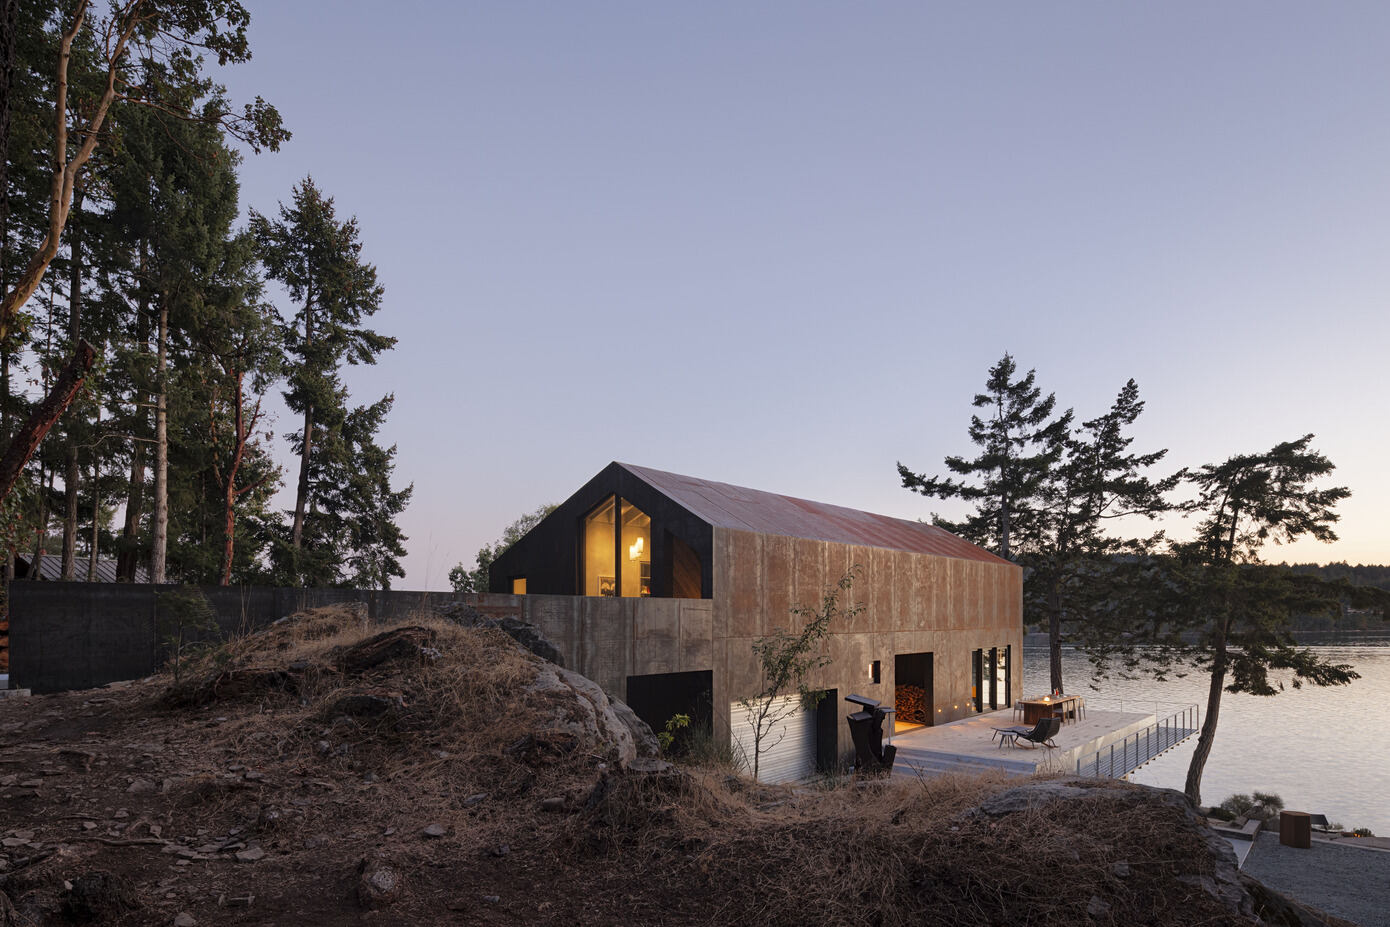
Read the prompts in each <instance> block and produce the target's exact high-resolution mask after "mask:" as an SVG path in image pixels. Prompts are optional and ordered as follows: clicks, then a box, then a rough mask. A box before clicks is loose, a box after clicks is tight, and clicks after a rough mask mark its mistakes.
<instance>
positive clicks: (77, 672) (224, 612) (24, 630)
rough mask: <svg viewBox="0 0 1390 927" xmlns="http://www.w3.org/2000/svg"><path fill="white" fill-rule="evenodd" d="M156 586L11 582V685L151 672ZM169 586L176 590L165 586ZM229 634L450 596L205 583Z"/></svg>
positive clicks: (405, 611) (392, 610) (66, 684)
mask: <svg viewBox="0 0 1390 927" xmlns="http://www.w3.org/2000/svg"><path fill="white" fill-rule="evenodd" d="M157 588H158V587H156V586H152V585H146V584H139V585H134V584H126V583H63V582H56V583H54V582H30V581H18V582H13V583H11V584H10V587H9V603H10V629H11V630H10V684H11V685H12V686H14V687H16V688H28V689H33V690H34V691H35V692H58V691H62V690H65V689H86V688H91V687H93V686H100V685H105V684H106V683H108V682H114V681H116V680H120V679H138V678H140V677H143V676H148V675H150V674H151V673H153V672H154V671H155V670H156V669H157V668H158V666H159V664H160V662H161V656H162V654H161V649H160V643H159V637H160V634H159V632H158V630H157V628H158V621H159V614H158V607H157V599H156V591H157ZM166 588H170V587H166ZM199 588H201V589H202V592H203V594H204V595H205V596H206V597H207V599H208V602H209V604H211V605H212V607H213V609H214V610H215V611H216V612H217V620H218V624H219V625H220V626H221V629H222V634H223V635H224V636H227V635H231V634H235V633H238V632H244V631H248V630H251V629H253V628H256V627H260V626H262V625H265V624H269V623H270V622H272V621H274V620H275V619H277V618H283V617H284V616H286V615H290V614H293V613H294V612H296V611H299V610H301V609H304V608H310V607H313V606H317V605H330V604H333V603H337V602H362V603H364V604H365V605H366V607H367V614H368V616H369V617H371V618H372V619H374V620H379V621H386V620H392V619H397V618H407V617H409V616H410V615H412V614H414V613H416V612H418V611H419V610H421V609H422V608H427V607H429V606H430V605H432V604H442V603H444V602H447V601H449V600H450V599H452V598H453V596H452V595H450V594H448V593H439V592H408V591H399V592H397V591H391V592H377V591H371V590H365V591H364V590H357V589H285V588H277V587H272V586H202V587H199Z"/></svg>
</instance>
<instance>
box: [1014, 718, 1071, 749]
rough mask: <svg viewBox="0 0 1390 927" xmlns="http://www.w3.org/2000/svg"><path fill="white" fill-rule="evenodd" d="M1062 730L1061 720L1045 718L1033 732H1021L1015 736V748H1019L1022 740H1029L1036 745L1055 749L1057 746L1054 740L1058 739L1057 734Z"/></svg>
mask: <svg viewBox="0 0 1390 927" xmlns="http://www.w3.org/2000/svg"><path fill="white" fill-rule="evenodd" d="M1061 729H1062V719H1061V718H1043V719H1041V720H1039V721H1038V723H1037V726H1036V727H1034V728H1033V729H1032V730H1031V731H1020V732H1019V733H1017V734H1015V735H1014V738H1013V740H1014V746H1018V742H1019V741H1020V740H1027V741H1031V742H1032V743H1035V744H1042V745H1043V746H1044V747H1055V746H1057V745H1056V744H1055V743H1053V742H1052V738H1053V737H1056V736H1057V732H1058V731H1060V730H1061Z"/></svg>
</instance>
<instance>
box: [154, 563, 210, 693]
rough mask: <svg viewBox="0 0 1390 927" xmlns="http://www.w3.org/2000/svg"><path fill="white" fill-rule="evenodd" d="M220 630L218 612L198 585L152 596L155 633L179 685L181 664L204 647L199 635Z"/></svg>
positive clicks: (175, 587) (174, 588) (177, 587)
mask: <svg viewBox="0 0 1390 927" xmlns="http://www.w3.org/2000/svg"><path fill="white" fill-rule="evenodd" d="M218 629H219V625H218V623H217V613H216V612H215V611H213V608H212V605H211V604H210V603H209V602H208V600H207V597H206V596H204V595H203V593H202V590H200V589H199V588H198V587H197V586H174V587H172V588H166V589H161V590H160V591H159V592H158V593H157V594H156V596H155V630H156V632H157V633H158V635H159V640H160V643H161V644H163V645H164V647H165V649H166V650H167V652H168V661H169V662H168V665H169V666H170V667H171V669H172V671H173V674H174V681H175V682H178V681H179V677H180V673H181V670H182V667H183V663H184V661H185V660H187V659H188V658H189V657H190V656H192V655H193V653H195V652H197V651H198V650H199V649H201V648H202V647H203V646H206V644H205V642H204V641H203V640H202V636H203V635H206V634H208V633H211V632H215V631H217V630H218Z"/></svg>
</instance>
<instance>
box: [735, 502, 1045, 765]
mask: <svg viewBox="0 0 1390 927" xmlns="http://www.w3.org/2000/svg"><path fill="white" fill-rule="evenodd" d="M855 564H858V565H859V567H860V570H859V572H858V574H857V577H856V579H855V581H854V584H853V586H852V587H851V589H850V590H849V592H848V593H844V594H842V595H841V596H840V599H839V603H838V604H839V606H840V608H841V609H842V610H848V609H849V608H850V607H851V606H853V605H863V606H864V610H863V611H862V612H860V613H859V614H858V615H856V616H855V617H854V618H853V620H850V621H843V620H842V621H839V622H837V623H836V624H834V625H832V627H831V634H830V638H829V642H828V644H827V647H826V653H828V655H829V656H830V658H831V662H830V664H829V665H828V666H825V667H823V668H821V669H820V670H818V671H817V672H816V673H815V675H814V676H813V677H812V678H811V680H810V681H811V684H812V685H814V686H816V687H818V688H824V689H835V690H837V694H838V697H839V698H841V699H843V698H844V697H845V696H846V695H849V694H851V693H855V694H859V695H865V696H868V697H869V698H873V699H877V700H878V701H880V702H882V703H883V704H884V705H892V704H893V700H894V692H895V687H896V680H895V679H894V661H893V658H894V655H895V654H899V653H922V652H930V653H932V654H934V657H933V673H934V685H933V693H932V695H933V702H934V704H933V706H932V715H933V718H934V719H935V722H936V723H938V724H940V723H944V722H946V721H954V720H957V719H959V718H964V717H967V716H968V715H970V714H973V713H974V712H973V706H972V703H971V700H970V694H971V687H970V682H971V655H972V653H973V652H974V651H975V650H978V649H983V650H988V649H989V648H991V647H1005V646H1012V647H1013V665H1012V666H1011V667H1010V674H1009V675H1010V685H1011V687H1012V690H1013V693H1014V694H1015V698H1017V697H1021V688H1022V684H1023V571H1022V570H1021V569H1020V568H1019V567H1017V566H1014V565H1013V564H1007V563H1002V562H999V563H993V562H986V561H978V560H960V559H955V558H949V557H934V556H929V555H926V554H915V553H907V552H904V551H892V550H885V549H883V548H874V547H862V546H858V545H850V544H837V543H832V542H829V541H816V540H808V539H802V538H790V537H781V536H776V535H765V534H756V533H753V532H746V531H732V530H727V529H722V528H716V529H715V538H714V579H715V585H714V599H713V604H714V615H713V619H714V634H713V641H714V705H715V719H716V721H715V723H716V726H718V725H719V724H720V723H721V721H722V724H723V725H724V729H725V730H727V729H728V724H729V705H730V704H731V703H732V702H733V701H735V700H736V699H739V698H743V697H747V696H748V695H751V694H753V693H755V692H756V691H757V689H758V687H759V685H760V676H759V670H758V666H757V663H756V661H755V660H754V657H753V653H752V644H753V640H754V639H755V638H758V637H761V636H764V635H766V634H768V633H770V632H771V631H772V630H774V629H775V628H777V627H789V626H790V625H791V622H792V616H791V614H790V611H791V608H792V607H793V606H794V605H798V604H800V605H806V606H810V607H811V608H813V609H816V610H818V609H819V607H820V603H821V598H822V596H823V594H824V591H825V589H826V587H827V586H830V585H832V584H834V583H835V582H837V581H838V580H839V579H840V577H842V576H844V575H845V573H847V572H848V571H849V570H850V568H851V567H852V566H854V565H855ZM873 660H878V661H880V667H881V674H880V681H879V682H878V683H877V684H875V683H873V682H872V681H871V680H870V676H869V664H870V662H871V661H873ZM1001 698H1002V695H1001ZM842 708H844V709H845V710H843V711H841V712H840V719H841V720H840V733H839V745H840V750H841V752H842V753H844V752H846V751H847V750H849V749H850V743H851V742H850V739H849V729H848V725H847V724H846V723H845V721H844V716H845V715H846V714H848V713H849V712H848V708H849V706H848V705H842Z"/></svg>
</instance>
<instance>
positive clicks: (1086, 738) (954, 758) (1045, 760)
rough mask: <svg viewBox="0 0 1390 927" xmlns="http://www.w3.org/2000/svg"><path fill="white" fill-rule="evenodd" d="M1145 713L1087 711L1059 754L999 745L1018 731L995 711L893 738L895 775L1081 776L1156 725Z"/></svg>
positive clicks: (1067, 729)
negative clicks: (1000, 734)
mask: <svg viewBox="0 0 1390 927" xmlns="http://www.w3.org/2000/svg"><path fill="white" fill-rule="evenodd" d="M1154 720H1155V718H1154V715H1152V714H1144V713H1142V712H1122V711H1099V710H1089V709H1088V710H1087V712H1086V717H1084V718H1082V719H1080V720H1078V721H1071V722H1068V723H1066V724H1064V725H1062V729H1061V730H1060V731H1059V732H1058V733H1057V736H1056V737H1054V738H1053V742H1054V743H1056V744H1057V747H1056V749H1048V748H1046V747H1034V746H1032V745H1029V744H1028V743H1027V742H1026V741H1022V742H1020V743H1019V745H1018V746H1013V747H1011V746H1004V747H1001V746H1000V745H999V739H998V738H997V737H995V736H994V728H1006V727H1014V726H1016V725H1017V724H1018V722H1016V721H1014V715H1013V712H1012V711H1010V710H1007V709H1005V710H1003V711H992V712H987V713H985V714H981V715H976V716H974V717H972V718H963V719H961V720H960V721H952V722H950V723H949V724H939V725H936V726H934V727H920V728H915V729H913V730H910V731H900V732H897V733H895V734H894V735H893V745H894V746H895V747H897V748H898V755H897V759H896V760H895V761H894V765H893V774H894V775H898V776H919V775H934V774H936V773H941V772H948V771H956V770H961V769H976V770H984V769H1003V770H1005V771H1006V772H1010V773H1016V774H1019V775H1031V774H1033V773H1035V772H1076V764H1077V761H1078V760H1083V759H1086V758H1089V757H1090V756H1091V755H1092V754H1094V753H1095V752H1096V751H1098V750H1104V749H1106V748H1107V747H1109V746H1110V745H1111V744H1112V743H1119V742H1121V741H1123V740H1124V738H1125V737H1127V736H1128V735H1130V734H1132V733H1135V732H1137V731H1141V730H1143V729H1144V728H1146V727H1148V726H1149V725H1150V724H1153V723H1154Z"/></svg>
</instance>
